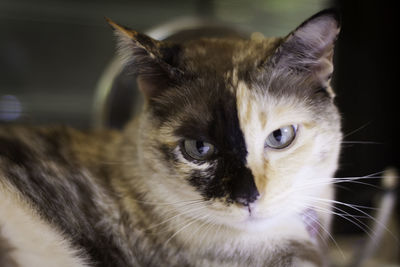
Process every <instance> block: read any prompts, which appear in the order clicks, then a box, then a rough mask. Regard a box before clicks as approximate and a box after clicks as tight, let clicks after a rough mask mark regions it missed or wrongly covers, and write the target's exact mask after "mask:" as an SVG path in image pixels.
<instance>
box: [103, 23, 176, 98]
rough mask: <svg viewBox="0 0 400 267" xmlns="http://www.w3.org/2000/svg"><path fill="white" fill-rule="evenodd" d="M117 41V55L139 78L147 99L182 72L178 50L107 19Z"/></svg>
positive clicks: (140, 86) (168, 84)
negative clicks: (179, 65)
mask: <svg viewBox="0 0 400 267" xmlns="http://www.w3.org/2000/svg"><path fill="white" fill-rule="evenodd" d="M105 19H106V20H107V22H108V23H109V24H110V25H111V26H112V27H113V28H114V31H115V34H116V35H117V38H118V52H119V54H120V55H121V57H122V59H123V61H124V63H125V64H126V65H127V66H128V67H129V68H132V71H133V73H134V74H135V75H136V76H137V82H138V86H139V88H140V90H141V91H142V92H143V94H144V96H145V98H146V99H151V98H153V97H156V96H157V95H159V94H160V93H161V92H162V90H163V89H165V88H167V87H168V86H170V84H171V83H174V80H176V79H177V78H178V76H179V75H180V74H181V73H182V72H181V71H180V70H179V69H178V68H177V67H176V66H174V65H176V64H175V63H176V61H177V57H178V54H179V47H178V46H177V45H174V44H171V43H166V42H162V41H158V40H155V39H153V38H151V37H149V36H147V35H145V34H142V33H139V32H136V31H134V30H131V29H129V28H127V27H125V26H121V25H119V24H117V23H115V22H113V21H112V20H110V19H109V18H105Z"/></svg>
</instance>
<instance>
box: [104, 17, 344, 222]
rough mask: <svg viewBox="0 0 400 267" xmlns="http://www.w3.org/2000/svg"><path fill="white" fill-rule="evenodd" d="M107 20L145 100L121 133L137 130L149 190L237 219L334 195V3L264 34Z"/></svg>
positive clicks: (337, 137) (216, 217) (296, 208)
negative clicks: (157, 34)
mask: <svg viewBox="0 0 400 267" xmlns="http://www.w3.org/2000/svg"><path fill="white" fill-rule="evenodd" d="M110 23H111V25H112V26H113V27H114V28H115V29H116V32H117V35H118V36H119V41H120V47H121V51H122V53H123V55H124V57H125V58H126V60H127V64H128V67H130V68H132V69H133V71H134V72H135V73H136V75H137V81H138V85H139V88H140V90H141V91H142V93H143V95H144V97H145V102H146V103H145V108H144V110H143V113H142V114H141V116H140V120H139V124H134V125H133V126H131V127H128V128H127V130H126V137H127V138H128V139H129V138H130V134H131V131H135V130H136V129H133V128H135V127H139V134H138V137H136V140H135V143H136V144H137V145H138V149H139V150H138V155H136V156H138V157H139V158H140V159H139V167H140V169H141V175H142V176H144V179H145V181H144V183H147V184H148V185H150V186H151V188H152V190H151V191H152V192H149V193H148V194H149V195H150V196H151V197H154V198H156V199H157V201H161V202H166V203H177V204H176V208H177V209H180V207H181V206H183V205H182V203H185V201H191V200H198V199H200V200H204V201H203V202H202V203H201V204H200V207H202V208H199V209H198V210H197V211H196V212H193V213H187V216H189V217H190V216H192V217H197V218H203V219H207V220H211V221H213V222H217V223H221V224H227V225H232V226H234V227H239V228H241V227H247V226H248V225H249V224H250V225H251V224H252V223H253V222H256V221H261V222H264V221H267V220H269V219H271V218H274V217H276V216H280V215H282V214H286V213H291V212H298V213H300V212H301V211H302V210H304V209H306V208H307V206H308V205H312V204H313V198H317V197H331V195H330V194H331V193H332V192H331V186H330V185H329V184H330V177H332V175H333V173H334V171H335V170H336V168H337V159H338V154H339V147H340V141H341V133H340V116H339V114H338V111H337V109H336V107H335V106H334V104H333V97H334V94H333V91H332V89H331V87H330V79H331V75H332V72H333V65H332V57H333V48H334V42H335V40H336V38H337V35H338V32H339V22H338V18H337V14H336V13H335V12H334V11H331V10H330V11H323V12H320V13H318V14H317V15H315V16H313V17H312V18H310V19H309V20H307V21H305V22H304V23H303V24H301V25H300V26H299V27H298V28H297V29H295V30H294V31H293V32H291V33H290V34H289V35H288V36H286V37H285V38H265V39H257V40H233V39H232V40H228V39H200V40H192V41H187V42H183V43H170V42H163V41H157V40H154V39H152V38H150V37H148V36H146V35H144V34H140V33H137V32H135V31H132V30H130V29H128V28H125V27H122V26H119V25H117V24H115V23H113V22H110ZM128 157H129V156H128ZM134 157H135V156H134V155H132V160H133V159H134ZM126 160H128V161H129V160H130V159H129V158H128V159H124V161H126ZM126 173H129V170H128V171H127V172H126ZM186 203H187V202H186ZM180 205H181V206H180ZM182 209H183V208H182Z"/></svg>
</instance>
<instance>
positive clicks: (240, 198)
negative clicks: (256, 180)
mask: <svg viewBox="0 0 400 267" xmlns="http://www.w3.org/2000/svg"><path fill="white" fill-rule="evenodd" d="M236 202H238V203H239V204H242V205H244V206H248V205H249V203H250V201H249V200H248V199H247V198H244V197H238V198H236Z"/></svg>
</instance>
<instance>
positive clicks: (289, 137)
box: [265, 125, 297, 149]
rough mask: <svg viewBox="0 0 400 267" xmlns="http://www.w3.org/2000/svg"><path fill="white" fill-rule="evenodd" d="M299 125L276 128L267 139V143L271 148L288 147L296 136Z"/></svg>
mask: <svg viewBox="0 0 400 267" xmlns="http://www.w3.org/2000/svg"><path fill="white" fill-rule="evenodd" d="M296 130H297V127H296V126H295V125H288V126H284V127H282V128H279V129H276V130H275V131H273V132H272V133H271V134H270V135H268V137H267V140H265V145H266V146H267V147H270V148H275V149H282V148H285V147H288V146H289V145H290V144H291V143H292V142H293V140H294V138H295V137H296Z"/></svg>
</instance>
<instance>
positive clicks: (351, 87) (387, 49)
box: [334, 0, 400, 233]
mask: <svg viewBox="0 0 400 267" xmlns="http://www.w3.org/2000/svg"><path fill="white" fill-rule="evenodd" d="M336 3H337V6H338V7H339V8H340V10H341V13H342V21H343V24H342V31H341V34H340V37H339V41H338V47H337V50H336V52H337V53H336V70H335V80H334V84H335V89H336V92H337V99H336V100H337V103H338V105H339V108H340V110H341V112H342V114H343V118H344V119H343V131H344V134H345V141H346V143H344V144H343V152H342V158H341V164H340V171H339V173H338V176H339V177H351V176H357V177H358V176H362V175H369V174H373V173H377V174H376V175H375V176H381V175H382V173H381V172H382V171H383V170H384V169H385V168H386V167H388V166H394V167H396V168H397V169H398V170H399V169H400V157H399V153H400V139H399V130H400V127H399V126H400V121H399V111H398V107H399V97H398V95H399V94H398V90H399V86H398V76H397V75H398V69H399V67H398V55H399V47H398V42H397V38H396V36H397V34H398V26H397V25H398V20H399V16H398V14H397V13H398V12H397V8H396V6H395V2H394V1H390V2H380V1H373V0H363V1H361V0H358V1H347V0H338V1H336ZM360 182H363V183H368V184H372V185H376V186H380V183H381V180H380V179H364V180H360ZM343 186H345V187H346V188H347V189H344V188H338V194H337V197H338V199H339V200H340V201H344V202H347V203H354V204H358V205H364V206H373V202H374V198H376V196H377V195H379V194H380V193H382V190H379V189H377V188H375V187H371V186H368V185H363V184H354V183H353V184H343ZM398 199H399V198H398ZM338 207H340V208H341V209H343V210H344V211H346V212H349V213H350V214H358V215H362V216H364V217H365V214H360V213H359V212H357V211H356V210H354V209H350V208H348V207H346V206H340V205H339V206H338ZM365 211H367V212H368V213H369V212H370V211H368V210H365ZM397 211H398V212H397V215H398V214H400V205H397ZM335 218H336V219H337V222H336V223H335V226H336V227H335V231H336V232H337V233H356V232H362V230H361V229H360V227H357V226H355V224H354V223H351V222H349V221H347V220H345V219H343V218H340V217H338V216H336V217H335ZM358 219H360V220H361V221H362V222H363V223H371V220H370V219H368V218H358Z"/></svg>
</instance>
